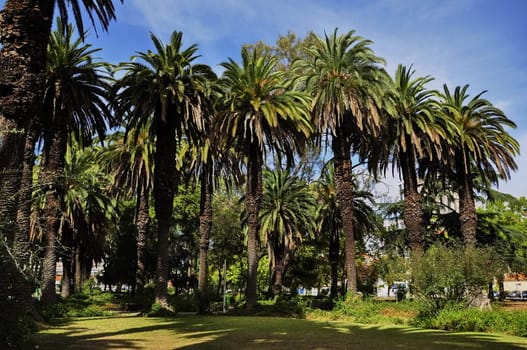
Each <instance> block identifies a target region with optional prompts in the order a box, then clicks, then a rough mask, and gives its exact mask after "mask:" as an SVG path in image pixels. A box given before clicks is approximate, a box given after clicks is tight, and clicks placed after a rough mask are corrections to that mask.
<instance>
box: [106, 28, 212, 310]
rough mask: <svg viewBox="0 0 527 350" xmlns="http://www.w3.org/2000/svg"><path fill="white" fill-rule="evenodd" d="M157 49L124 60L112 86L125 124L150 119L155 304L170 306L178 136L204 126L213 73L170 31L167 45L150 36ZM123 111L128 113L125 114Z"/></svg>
mask: <svg viewBox="0 0 527 350" xmlns="http://www.w3.org/2000/svg"><path fill="white" fill-rule="evenodd" d="M151 38H152V42H153V44H154V46H155V48H156V50H157V52H152V51H150V50H149V51H147V52H139V53H138V54H137V56H136V57H135V58H137V59H139V60H141V61H142V62H139V61H133V62H126V63H122V64H121V66H120V69H123V70H124V71H125V75H124V76H123V77H122V78H121V79H120V80H119V81H118V82H117V83H116V84H115V91H117V92H118V95H117V103H118V106H119V107H118V108H119V110H120V113H121V114H122V115H125V116H126V118H127V124H128V127H135V128H140V127H141V126H142V125H144V124H145V123H146V122H147V120H148V119H149V118H153V121H152V129H153V134H155V136H156V144H155V149H156V151H155V154H154V201H155V212H156V219H157V230H158V242H157V244H158V256H157V264H156V280H155V285H156V287H155V290H156V291H155V294H156V303H158V304H160V305H162V306H163V307H165V308H168V307H169V306H168V301H167V279H168V236H169V228H170V219H171V217H172V212H173V202H174V191H175V189H176V185H177V184H176V179H175V177H176V176H175V175H176V152H177V143H178V139H179V138H181V136H182V135H183V133H185V134H186V135H187V136H189V138H191V139H192V138H193V137H195V135H197V134H198V132H199V131H201V130H203V105H204V103H205V101H206V98H205V93H206V90H207V85H208V81H210V80H214V79H215V75H214V73H213V72H212V70H211V69H210V67H209V66H207V65H203V64H196V63H194V61H195V60H196V59H197V58H198V57H199V55H197V50H198V47H197V45H191V46H189V47H187V48H183V33H181V32H177V31H175V32H173V33H172V35H171V37H170V42H169V43H168V44H166V45H165V44H163V43H162V42H161V41H160V40H159V39H158V38H157V37H156V36H155V35H153V34H152V35H151ZM125 113H126V114H125Z"/></svg>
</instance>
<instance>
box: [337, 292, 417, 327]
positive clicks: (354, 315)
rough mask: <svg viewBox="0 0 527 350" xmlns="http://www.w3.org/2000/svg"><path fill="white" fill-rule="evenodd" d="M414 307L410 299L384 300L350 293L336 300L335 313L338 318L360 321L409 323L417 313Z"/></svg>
mask: <svg viewBox="0 0 527 350" xmlns="http://www.w3.org/2000/svg"><path fill="white" fill-rule="evenodd" d="M414 308H415V305H414V304H412V303H411V302H409V301H403V302H397V303H396V302H382V301H376V300H369V299H366V300H362V298H360V297H357V296H349V295H348V296H347V297H346V298H343V299H339V300H337V301H336V303H335V307H334V309H333V313H334V314H335V315H334V318H336V319H351V320H353V321H354V322H358V323H377V324H407V323H408V322H409V320H410V319H411V318H412V317H413V316H414V315H415V314H416V312H415V311H414Z"/></svg>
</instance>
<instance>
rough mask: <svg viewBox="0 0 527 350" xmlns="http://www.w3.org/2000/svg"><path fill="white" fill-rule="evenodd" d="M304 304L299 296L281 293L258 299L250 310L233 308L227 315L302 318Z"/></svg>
mask: <svg viewBox="0 0 527 350" xmlns="http://www.w3.org/2000/svg"><path fill="white" fill-rule="evenodd" d="M306 306H307V305H306V300H305V299H303V298H301V297H290V296H285V295H282V296H280V297H278V298H276V299H275V300H260V301H259V302H258V304H257V305H256V306H255V307H254V308H253V309H252V310H250V311H247V310H246V309H245V308H237V309H233V310H231V311H229V315H251V316H274V317H294V318H304V315H305V309H306Z"/></svg>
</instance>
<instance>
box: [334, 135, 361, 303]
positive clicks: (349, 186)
mask: <svg viewBox="0 0 527 350" xmlns="http://www.w3.org/2000/svg"><path fill="white" fill-rule="evenodd" d="M332 148H333V154H334V162H335V189H336V197H337V204H338V206H339V208H340V212H341V215H342V231H343V233H344V239H345V241H346V247H345V259H346V263H345V270H346V279H347V283H346V291H348V292H351V293H357V265H356V263H355V233H354V231H355V230H354V224H353V220H354V219H353V197H354V188H353V178H352V163H351V142H350V141H349V140H348V138H347V137H345V136H344V135H342V134H340V135H339V133H338V131H337V135H336V136H335V137H334V138H333V144H332Z"/></svg>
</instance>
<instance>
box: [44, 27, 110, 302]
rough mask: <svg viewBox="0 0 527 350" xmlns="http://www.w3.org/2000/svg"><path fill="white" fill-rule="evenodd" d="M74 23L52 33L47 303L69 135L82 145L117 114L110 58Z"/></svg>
mask: <svg viewBox="0 0 527 350" xmlns="http://www.w3.org/2000/svg"><path fill="white" fill-rule="evenodd" d="M73 34H74V32H73V26H71V25H68V26H66V27H63V24H62V23H61V22H60V21H59V22H58V24H57V30H56V31H54V32H53V33H52V34H51V38H50V42H49V47H48V56H47V70H46V73H47V75H46V81H45V88H44V95H43V108H42V115H41V120H42V125H43V130H42V133H43V135H42V139H43V147H42V163H41V166H40V173H39V184H40V186H42V187H43V188H45V189H46V194H45V196H46V204H45V206H44V209H43V211H42V220H43V221H42V225H43V228H44V232H45V242H46V243H45V249H44V260H43V267H42V299H41V300H42V302H43V303H49V304H51V303H54V302H55V275H56V261H57V257H56V239H57V235H58V232H59V229H60V215H61V214H60V213H61V210H63V207H62V204H63V203H61V200H60V198H64V189H65V187H64V180H65V179H64V177H63V173H64V167H65V155H66V150H67V142H68V135H69V134H72V135H74V137H76V138H77V139H78V140H79V142H80V145H81V146H82V145H86V144H89V143H90V142H91V140H92V137H93V135H94V134H96V133H97V134H98V135H99V136H100V137H101V138H102V137H103V136H104V134H105V131H106V125H107V124H108V122H109V121H110V122H111V119H112V115H111V113H110V111H109V109H108V107H107V102H106V97H107V90H108V84H107V78H108V77H107V74H106V70H105V67H106V66H107V64H106V63H104V62H98V61H95V60H94V59H93V55H94V54H95V53H96V52H97V51H99V50H98V49H92V47H91V45H89V44H84V43H83V42H82V39H81V38H77V39H75V38H74V37H73Z"/></svg>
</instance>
